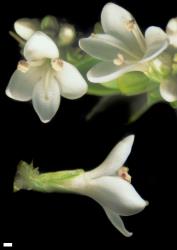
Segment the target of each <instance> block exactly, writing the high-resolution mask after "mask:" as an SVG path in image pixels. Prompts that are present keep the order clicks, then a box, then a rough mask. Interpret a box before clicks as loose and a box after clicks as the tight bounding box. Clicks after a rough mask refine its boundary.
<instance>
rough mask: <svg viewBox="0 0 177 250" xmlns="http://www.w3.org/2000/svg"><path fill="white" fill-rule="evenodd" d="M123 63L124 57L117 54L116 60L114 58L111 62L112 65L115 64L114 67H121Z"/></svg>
mask: <svg viewBox="0 0 177 250" xmlns="http://www.w3.org/2000/svg"><path fill="white" fill-rule="evenodd" d="M124 62H125V59H124V57H123V55H122V54H118V55H117V58H115V59H114V60H113V63H114V64H115V65H118V66H119V65H122V64H123V63H124Z"/></svg>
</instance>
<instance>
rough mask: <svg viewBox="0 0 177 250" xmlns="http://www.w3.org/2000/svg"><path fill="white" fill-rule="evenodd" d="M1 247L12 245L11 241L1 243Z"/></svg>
mask: <svg viewBox="0 0 177 250" xmlns="http://www.w3.org/2000/svg"><path fill="white" fill-rule="evenodd" d="M3 247H12V243H10V242H9V243H7V242H4V243H3Z"/></svg>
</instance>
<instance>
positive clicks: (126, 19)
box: [80, 3, 169, 83]
mask: <svg viewBox="0 0 177 250" xmlns="http://www.w3.org/2000/svg"><path fill="white" fill-rule="evenodd" d="M101 24H102V27H103V30H104V32H105V33H104V34H92V35H91V36H90V37H88V38H83V39H81V40H80V47H81V49H83V50H84V51H85V52H86V53H88V54H89V55H91V56H93V57H95V58H97V59H99V60H101V61H102V62H100V63H98V64H97V65H95V66H94V67H93V68H91V69H90V70H89V71H88V73H87V77H88V79H89V81H91V82H95V83H99V82H100V83H103V82H108V81H111V80H113V79H116V78H118V77H119V76H120V75H122V74H124V73H126V72H129V71H137V70H138V71H144V70H146V69H147V68H146V64H147V62H149V61H150V60H152V59H153V58H155V57H157V56H158V55H159V54H160V53H161V52H162V51H164V50H165V49H166V48H167V46H168V44H169V41H168V37H167V35H166V33H165V32H164V31H163V30H162V29H160V28H159V27H155V26H151V27H149V28H148V29H147V30H146V32H145V37H144V36H143V34H142V33H141V31H140V29H139V27H138V25H137V23H136V21H135V19H134V17H133V16H132V15H131V14H130V13H129V12H128V11H127V10H125V9H123V8H122V7H120V6H118V5H116V4H113V3H108V4H106V5H105V6H104V8H103V10H102V13H101Z"/></svg>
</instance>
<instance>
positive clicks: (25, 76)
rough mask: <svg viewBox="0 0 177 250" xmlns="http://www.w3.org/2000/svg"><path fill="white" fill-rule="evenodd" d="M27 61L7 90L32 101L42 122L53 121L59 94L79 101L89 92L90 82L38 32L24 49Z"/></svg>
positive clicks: (10, 95) (15, 95)
mask: <svg viewBox="0 0 177 250" xmlns="http://www.w3.org/2000/svg"><path fill="white" fill-rule="evenodd" d="M24 57H25V59H26V61H20V62H19V64H18V68H17V70H16V71H15V72H14V73H13V75H12V77H11V79H10V82H9V84H8V86H7V89H6V94H7V95H8V96H9V97H11V98H12V99H15V100H18V101H30V100H32V103H33V107H34V109H35V111H36V112H37V114H38V115H39V118H40V119H41V121H42V122H45V123H46V122H48V121H50V120H51V119H52V117H53V116H54V115H55V113H56V112H57V110H58V108H59V104H60V95H61V96H63V97H65V98H68V99H77V98H79V97H81V96H83V95H84V94H85V93H86V92H87V83H86V81H85V80H84V79H83V77H82V76H81V74H80V73H79V71H78V70H77V69H76V68H75V67H74V66H73V65H71V64H69V63H67V62H65V61H63V60H61V59H60V58H59V50H58V48H57V46H56V45H55V43H54V42H53V41H52V39H51V38H49V37H48V36H47V35H45V34H44V33H42V32H40V31H37V32H35V33H34V34H33V35H32V36H31V37H30V39H29V40H28V41H27V42H26V44H25V47H24Z"/></svg>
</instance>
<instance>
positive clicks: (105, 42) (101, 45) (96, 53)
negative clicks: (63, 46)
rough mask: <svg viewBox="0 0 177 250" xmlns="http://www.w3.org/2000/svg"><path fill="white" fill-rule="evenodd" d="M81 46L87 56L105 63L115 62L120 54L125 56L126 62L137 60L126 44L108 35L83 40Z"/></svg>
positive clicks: (98, 35) (97, 35)
mask: <svg viewBox="0 0 177 250" xmlns="http://www.w3.org/2000/svg"><path fill="white" fill-rule="evenodd" d="M79 45H80V47H81V49H83V50H84V51H85V52H86V53H87V54H89V55H91V56H93V57H95V58H97V59H100V60H103V61H111V62H113V60H114V59H116V57H117V55H118V54H121V55H123V57H124V58H125V60H126V61H127V60H128V61H133V60H134V61H135V59H137V58H136V57H134V55H133V54H132V53H130V52H129V51H128V49H127V48H126V46H125V44H123V43H122V42H121V41H119V40H118V39H116V38H114V37H113V36H111V35H108V34H93V35H92V36H90V37H88V38H84V39H81V40H80V41H79Z"/></svg>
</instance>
